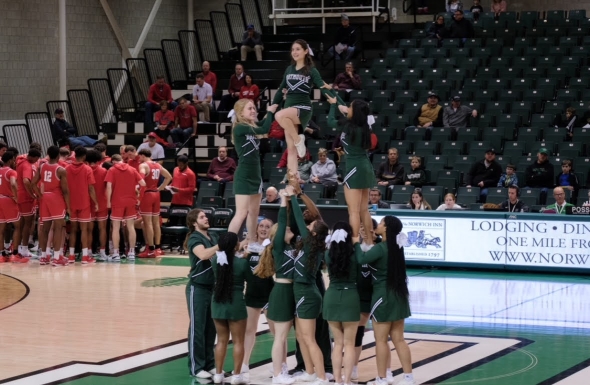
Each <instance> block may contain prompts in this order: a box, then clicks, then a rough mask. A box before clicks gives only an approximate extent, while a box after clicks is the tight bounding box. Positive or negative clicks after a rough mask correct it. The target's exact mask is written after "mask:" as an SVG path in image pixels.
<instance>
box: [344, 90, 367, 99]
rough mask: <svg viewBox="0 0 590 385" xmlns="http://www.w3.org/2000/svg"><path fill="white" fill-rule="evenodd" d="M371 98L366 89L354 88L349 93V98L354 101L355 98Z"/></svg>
mask: <svg viewBox="0 0 590 385" xmlns="http://www.w3.org/2000/svg"><path fill="white" fill-rule="evenodd" d="M357 99H359V100H364V101H367V100H369V92H367V91H366V90H352V91H351V92H350V93H349V100H350V101H351V102H352V101H353V100H357Z"/></svg>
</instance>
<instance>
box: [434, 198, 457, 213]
mask: <svg viewBox="0 0 590 385" xmlns="http://www.w3.org/2000/svg"><path fill="white" fill-rule="evenodd" d="M444 202H445V203H443V204H442V205H440V206H438V207H437V208H436V210H437V211H440V210H457V209H462V208H463V207H461V206H459V205H458V204H457V198H456V197H455V194H447V195H445V200H444Z"/></svg>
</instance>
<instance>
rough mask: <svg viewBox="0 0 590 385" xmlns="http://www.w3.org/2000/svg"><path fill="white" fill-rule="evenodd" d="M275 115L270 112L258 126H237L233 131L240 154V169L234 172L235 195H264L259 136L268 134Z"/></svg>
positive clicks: (235, 144)
mask: <svg viewBox="0 0 590 385" xmlns="http://www.w3.org/2000/svg"><path fill="white" fill-rule="evenodd" d="M273 118H274V114H273V113H271V112H269V113H268V114H267V115H266V117H265V118H264V119H263V120H261V121H260V122H258V123H257V124H256V126H249V125H247V124H237V125H236V126H235V127H234V128H233V129H232V135H233V140H234V147H235V150H236V152H237V154H238V167H237V168H236V171H235V172H234V184H233V186H234V194H236V195H255V194H260V193H262V171H261V167H260V140H259V139H258V138H257V136H258V135H264V134H268V133H269V132H270V126H271V124H272V122H273Z"/></svg>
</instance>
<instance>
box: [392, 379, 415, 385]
mask: <svg viewBox="0 0 590 385" xmlns="http://www.w3.org/2000/svg"><path fill="white" fill-rule="evenodd" d="M397 385H416V381H414V380H406V379H405V378H402V380H401V381H400V382H398V383H397Z"/></svg>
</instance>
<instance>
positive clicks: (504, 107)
mask: <svg viewBox="0 0 590 385" xmlns="http://www.w3.org/2000/svg"><path fill="white" fill-rule="evenodd" d="M508 106H509V104H508V103H507V102H504V101H498V102H487V103H485V106H484V108H483V111H484V112H485V113H486V114H491V115H500V114H504V113H507V112H508Z"/></svg>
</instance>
